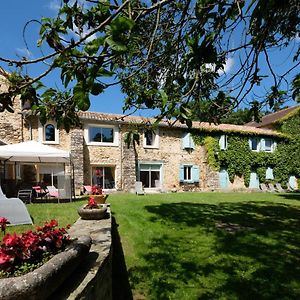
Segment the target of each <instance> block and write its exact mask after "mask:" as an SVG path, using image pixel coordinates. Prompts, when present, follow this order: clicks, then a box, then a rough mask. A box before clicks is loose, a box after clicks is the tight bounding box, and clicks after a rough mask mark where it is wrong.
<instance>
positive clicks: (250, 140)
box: [249, 137, 261, 152]
mask: <svg viewBox="0 0 300 300" xmlns="http://www.w3.org/2000/svg"><path fill="white" fill-rule="evenodd" d="M253 140H257V147H256V150H254V149H252V141H253ZM260 141H261V139H260V138H257V137H253V138H250V139H249V146H250V150H251V151H253V152H259V151H260V150H261V142H260Z"/></svg>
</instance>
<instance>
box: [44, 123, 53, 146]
mask: <svg viewBox="0 0 300 300" xmlns="http://www.w3.org/2000/svg"><path fill="white" fill-rule="evenodd" d="M44 129H45V130H44V132H45V137H44V141H46V142H54V141H55V127H54V125H53V124H47V125H45V127H44Z"/></svg>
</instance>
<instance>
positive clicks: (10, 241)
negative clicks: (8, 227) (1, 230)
mask: <svg viewBox="0 0 300 300" xmlns="http://www.w3.org/2000/svg"><path fill="white" fill-rule="evenodd" d="M19 242H20V237H18V236H17V235H16V233H14V234H13V235H11V234H9V233H8V234H6V235H5V236H4V238H3V244H4V245H5V246H6V247H14V246H16V245H18V243H19Z"/></svg>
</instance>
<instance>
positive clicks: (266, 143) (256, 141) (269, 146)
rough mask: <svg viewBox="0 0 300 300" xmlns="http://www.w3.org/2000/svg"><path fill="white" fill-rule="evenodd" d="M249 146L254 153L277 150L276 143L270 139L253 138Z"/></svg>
mask: <svg viewBox="0 0 300 300" xmlns="http://www.w3.org/2000/svg"><path fill="white" fill-rule="evenodd" d="M249 146H250V149H251V150H252V151H265V152H273V151H274V150H275V148H276V142H275V141H274V140H273V139H270V138H251V139H250V140H249Z"/></svg>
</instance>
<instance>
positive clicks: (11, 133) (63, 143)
mask: <svg viewBox="0 0 300 300" xmlns="http://www.w3.org/2000/svg"><path fill="white" fill-rule="evenodd" d="M0 88H2V89H3V88H5V85H3V81H2V85H1V81H0ZM20 108H21V103H20V100H19V99H16V100H15V113H8V112H3V113H0V128H1V130H0V141H1V142H3V143H18V142H21V141H28V140H36V141H40V142H44V143H46V144H49V145H50V146H53V147H57V148H60V149H63V150H66V151H69V152H70V153H71V155H72V160H73V165H74V174H73V175H74V185H75V191H76V192H77V194H78V193H79V191H80V190H81V189H82V186H83V185H92V184H94V182H93V181H94V176H95V174H94V173H95V171H96V170H97V169H98V168H100V169H101V168H102V169H103V170H104V169H106V170H108V172H109V173H110V184H109V185H110V187H109V188H108V189H110V190H112V191H134V189H135V182H136V181H142V182H143V184H144V186H145V187H146V188H148V191H149V192H150V191H156V190H160V191H171V190H173V191H174V190H176V191H202V190H209V191H211V190H218V189H219V188H220V183H219V181H220V179H219V176H220V175H219V172H216V171H214V170H212V169H211V168H210V166H209V165H208V162H207V153H206V150H205V148H204V146H200V145H194V146H193V147H183V136H184V134H185V133H186V132H187V131H188V128H187V127H186V126H185V125H182V124H175V126H172V127H171V126H169V124H168V123H167V122H166V121H162V122H161V123H160V124H159V126H158V128H157V129H156V130H155V135H154V136H153V139H154V142H153V145H150V146H149V145H148V144H145V141H146V135H145V134H143V133H141V134H140V141H139V144H138V143H136V144H135V145H134V146H133V145H130V147H129V148H128V146H127V144H126V142H125V136H126V134H127V132H128V131H129V128H131V126H132V124H134V125H135V126H136V125H138V124H145V123H147V122H149V121H150V122H151V121H152V120H149V119H145V118H140V117H133V116H131V117H125V116H119V115H113V114H102V113H92V112H80V113H79V117H80V119H81V121H82V127H80V128H76V129H72V130H71V131H70V132H69V133H67V132H66V131H65V130H64V129H62V128H56V129H55V130H56V131H55V132H56V135H55V136H56V137H55V141H53V142H50V143H49V142H45V140H44V139H45V130H46V129H45V128H46V127H45V126H43V125H42V124H40V122H39V121H38V117H37V116H32V115H30V113H28V112H30V111H22V110H21V109H20ZM51 124H54V125H55V123H53V122H52V123H51ZM46 125H47V124H46ZM90 127H95V128H102V127H103V128H106V129H107V128H110V129H113V132H114V138H113V142H108V143H103V142H93V141H89V129H90ZM193 128H194V129H196V130H197V129H199V134H200V135H201V132H203V131H202V130H204V131H206V133H207V132H208V131H211V130H216V131H217V132H218V134H220V135H221V134H226V131H230V132H231V133H232V132H233V131H236V132H242V131H246V132H247V134H248V133H249V132H251V131H252V132H253V133H255V134H261V135H271V136H276V132H272V131H270V130H263V129H258V128H253V127H249V126H248V127H247V126H237V125H228V124H220V125H213V124H208V123H203V122H195V123H194V124H193ZM183 168H184V177H191V174H190V173H191V172H192V171H195V172H196V173H197V176H198V180H194V181H193V180H186V178H185V179H184V180H182V178H181V177H182V171H183ZM193 176H194V175H193ZM104 177H105V176H103V178H104ZM103 182H104V181H103ZM228 188H229V189H243V188H244V183H243V178H236V179H235V180H234V182H233V183H230V184H229V186H228Z"/></svg>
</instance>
